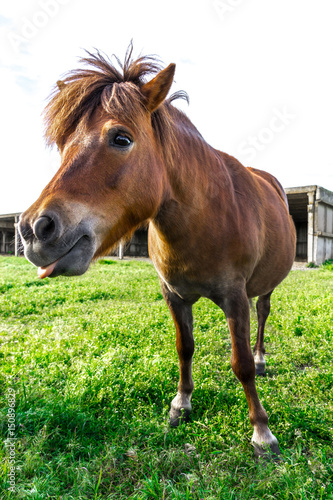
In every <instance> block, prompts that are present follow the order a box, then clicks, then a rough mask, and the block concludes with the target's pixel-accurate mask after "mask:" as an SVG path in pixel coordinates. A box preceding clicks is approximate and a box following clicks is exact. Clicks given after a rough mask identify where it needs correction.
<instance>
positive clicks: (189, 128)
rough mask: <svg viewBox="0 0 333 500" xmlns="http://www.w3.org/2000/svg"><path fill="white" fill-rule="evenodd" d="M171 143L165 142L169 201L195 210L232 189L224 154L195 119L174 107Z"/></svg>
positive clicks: (163, 148) (163, 147)
mask: <svg viewBox="0 0 333 500" xmlns="http://www.w3.org/2000/svg"><path fill="white" fill-rule="evenodd" d="M171 116H172V119H173V120H172V134H169V141H170V142H171V141H172V144H162V145H161V151H162V156H163V157H164V165H165V170H166V178H167V184H168V189H166V193H167V195H166V200H172V201H173V202H176V203H178V204H180V205H184V206H186V207H188V208H190V207H191V206H194V207H195V210H196V212H198V210H200V208H201V207H202V209H203V210H204V209H206V208H207V203H209V202H210V201H211V200H212V199H214V198H215V197H216V196H217V194H219V196H223V190H228V189H229V190H230V184H231V183H230V175H229V172H228V170H227V165H226V162H225V161H224V159H225V158H224V157H225V156H227V155H224V153H221V152H219V151H217V150H215V149H214V148H212V147H211V146H210V145H209V144H208V143H207V142H206V141H205V140H204V138H203V137H202V135H201V134H200V133H199V132H198V130H197V129H196V128H195V126H194V125H193V124H192V122H191V121H190V120H189V118H187V116H186V115H184V114H183V113H182V112H181V111H179V110H177V109H176V108H173V107H172V111H171Z"/></svg>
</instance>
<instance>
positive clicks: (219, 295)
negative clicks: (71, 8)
mask: <svg viewBox="0 0 333 500" xmlns="http://www.w3.org/2000/svg"><path fill="white" fill-rule="evenodd" d="M117 61H118V64H119V65H120V67H121V71H120V70H118V69H116V67H115V66H114V65H113V64H112V63H111V61H110V60H108V59H106V58H105V57H104V56H102V55H101V54H100V53H96V54H94V55H93V54H89V55H88V57H87V58H86V59H83V62H84V63H85V64H88V65H89V66H88V67H86V68H83V69H82V70H77V71H73V72H71V73H69V75H68V76H67V77H66V78H65V80H64V81H61V82H58V89H57V90H56V91H55V93H54V95H53V97H52V98H51V99H50V101H49V103H48V105H47V107H46V109H45V112H44V113H45V123H46V139H47V142H48V144H54V143H56V144H57V146H58V148H59V151H60V153H61V166H60V168H59V171H58V172H57V173H56V175H55V176H54V177H53V179H52V180H51V181H50V183H49V184H48V185H47V186H46V187H45V188H44V190H43V192H42V193H41V195H40V197H39V198H38V200H37V201H36V202H35V203H34V204H33V205H32V206H31V207H30V208H29V209H28V210H27V211H26V212H24V213H23V214H22V216H21V220H20V224H19V227H20V233H21V236H22V240H23V242H24V248H25V256H26V258H27V259H28V260H29V261H30V262H32V263H33V264H35V265H36V266H39V271H38V272H39V276H40V277H41V278H45V277H46V276H50V277H54V276H58V275H61V274H62V275H66V276H72V275H78V274H82V273H84V272H85V271H86V270H87V269H88V267H89V264H90V262H91V260H92V259H96V258H97V257H99V256H101V255H103V254H105V253H106V252H108V250H109V249H110V248H111V247H113V246H114V245H115V244H116V243H117V242H119V240H120V239H121V238H123V237H124V236H125V237H126V235H128V234H131V232H133V230H135V229H136V228H137V227H138V226H139V225H142V224H143V223H147V222H149V252H150V256H151V258H152V261H153V263H154V266H155V268H156V271H157V273H158V275H159V278H160V281H161V286H162V292H163V296H164V298H165V300H166V302H167V305H168V307H169V309H170V311H171V314H172V317H173V320H174V323H175V326H176V345H177V351H178V355H179V366H180V380H179V384H178V393H177V395H176V397H175V398H174V399H173V401H172V403H171V411H170V422H171V424H172V425H174V426H176V425H178V424H179V422H180V421H182V420H183V419H184V420H185V419H187V417H188V414H189V412H190V411H191V402H190V401H191V396H192V391H193V380H192V373H191V366H192V355H193V351H194V341H193V333H192V330H193V322H192V306H193V304H194V303H195V302H196V301H197V300H198V299H199V298H200V297H207V298H209V299H211V300H212V301H213V302H215V303H216V304H217V305H218V306H220V307H221V309H222V310H223V311H224V313H225V315H226V317H227V320H228V325H229V329H230V335H231V341H232V356H231V365H232V369H233V371H234V373H235V375H236V376H237V378H238V379H239V380H240V382H241V383H242V385H243V387H244V391H245V394H246V398H247V401H248V406H249V415H250V422H251V424H252V426H253V430H254V432H253V437H252V443H253V444H254V447H255V451H256V453H259V454H260V453H263V451H264V450H266V449H270V450H271V451H272V452H273V453H279V447H278V443H277V440H276V438H275V437H274V435H273V434H272V433H271V431H270V430H269V428H268V417H267V414H266V412H265V410H264V408H263V407H262V405H261V403H260V401H259V398H258V395H257V391H256V387H255V374H256V369H257V373H261V374H263V373H264V370H265V360H264V352H265V349H264V326H265V321H266V319H267V316H268V314H269V310H270V296H271V293H272V291H273V290H274V288H275V287H276V286H277V285H278V284H279V283H280V282H281V281H282V280H283V279H284V278H285V277H286V275H287V274H288V272H289V270H290V268H291V265H292V263H293V259H294V253H295V230H294V225H293V222H292V220H291V218H290V216H289V213H288V205H287V201H286V196H285V194H284V192H283V189H282V187H281V185H280V184H279V182H278V181H277V180H276V179H275V178H274V177H272V176H271V175H270V174H268V173H265V172H262V171H260V170H255V169H252V168H245V167H243V166H242V165H241V164H240V163H239V162H238V161H237V160H236V159H235V158H233V157H232V156H229V155H227V154H225V153H222V152H220V151H217V150H215V149H213V148H212V147H211V146H209V145H208V144H207V143H206V142H205V140H204V139H203V137H202V136H201V135H200V133H199V132H198V131H197V129H196V128H195V127H194V125H193V124H192V123H191V122H190V120H189V119H188V118H187V117H186V116H185V114H184V113H182V112H181V111H179V110H178V109H177V108H175V107H174V106H173V105H172V104H171V101H173V100H174V99H175V98H176V97H184V94H181V93H178V94H176V95H173V96H171V98H169V99H166V97H167V94H168V92H169V89H170V87H171V84H172V82H173V77H174V71H175V65H174V64H170V65H169V66H168V67H167V68H166V69H164V70H160V68H159V67H158V65H157V63H156V61H155V59H154V58H151V57H148V58H143V57H141V58H139V59H137V60H136V61H133V59H132V50H130V51H129V52H128V53H127V55H126V58H125V62H124V64H123V65H121V64H120V62H119V60H117ZM149 73H153V74H154V77H153V78H152V79H151V80H149V81H146V76H147V75H148V74H149ZM258 296H259V299H258V302H257V312H258V336H257V342H256V344H255V347H254V356H253V354H252V351H251V346H250V318H249V300H248V299H249V298H251V297H258Z"/></svg>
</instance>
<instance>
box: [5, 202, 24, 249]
mask: <svg viewBox="0 0 333 500" xmlns="http://www.w3.org/2000/svg"><path fill="white" fill-rule="evenodd" d="M20 215H21V214H20V212H17V213H13V214H4V215H0V253H2V254H9V255H19V254H20V248H21V247H22V245H21V244H20V235H19V232H18V230H17V223H18V220H19V217H20Z"/></svg>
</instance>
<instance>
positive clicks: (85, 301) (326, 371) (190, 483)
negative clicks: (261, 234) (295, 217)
mask: <svg viewBox="0 0 333 500" xmlns="http://www.w3.org/2000/svg"><path fill="white" fill-rule="evenodd" d="M332 267H333V266H332V265H331V266H330V265H329V264H328V265H327V266H326V267H322V268H320V269H316V270H307V271H294V272H291V273H290V275H289V276H288V278H287V279H286V280H285V281H284V283H283V284H281V285H280V286H279V287H278V289H277V290H276V291H275V292H274V294H273V296H272V310H271V315H270V317H269V319H268V324H267V328H266V351H267V357H266V361H267V365H266V366H267V375H266V377H261V378H258V380H257V387H258V392H259V395H260V398H261V400H262V403H263V405H264V407H265V408H266V410H267V412H268V414H269V418H270V428H271V430H272V432H273V433H274V434H275V435H276V436H277V438H278V440H279V443H280V448H281V451H282V455H281V459H280V460H278V461H267V460H262V459H259V460H256V459H255V458H254V454H253V448H252V446H251V444H250V440H251V435H252V432H251V426H250V423H249V419H248V408H247V404H246V399H245V395H244V392H243V390H242V387H241V384H240V383H239V382H238V381H237V380H236V378H235V377H234V375H233V373H232V370H231V367H230V354H231V353H230V339H229V333H228V330H227V325H226V321H225V318H224V315H223V313H222V312H221V311H220V310H219V309H218V308H217V307H216V306H215V305H214V304H212V303H211V302H209V301H207V300H200V301H199V302H198V303H197V304H195V306H194V318H195V340H196V351H195V356H194V365H193V372H194V373H193V376H194V382H195V389H194V393H193V398H192V404H193V412H192V416H191V421H190V423H189V424H187V425H186V426H185V425H182V426H181V427H180V428H178V429H172V428H170V427H169V425H168V412H169V405H170V402H171V400H172V398H173V397H174V395H175V393H176V387H177V382H178V358H177V354H176V349H175V333H174V326H173V322H172V319H171V316H170V314H169V312H168V310H167V307H166V304H165V302H164V300H163V299H162V295H161V292H160V288H159V283H158V279H157V275H156V273H155V271H154V269H153V267H152V265H151V264H150V263H149V262H134V261H122V262H119V261H118V262H114V261H112V260H107V259H106V260H101V261H99V262H97V263H96V264H94V265H93V266H91V268H90V269H89V271H88V272H87V273H86V274H85V275H84V276H81V277H76V278H65V277H58V278H54V279H49V278H46V279H44V280H38V279H37V275H36V269H35V268H34V267H33V266H31V264H29V263H28V262H26V261H25V260H24V259H23V258H15V257H0V335H1V346H0V367H1V370H0V431H1V442H0V457H1V468H0V476H1V477H0V498H1V499H7V498H8V499H11V498H13V499H14V498H15V499H16V498H19V499H35V500H37V499H38V500H39V499H63V500H65V499H66V500H67V499H73V500H81V499H82V500H86V499H87V500H94V499H110V500H111V499H115V500H128V499H138V500H139V499H140V500H141V499H156V500H163V499H179V500H200V499H205V500H216V499H222V500H236V499H237V500H245V499H246V500H250V499H251V500H252V499H275V500H276V499H295V500H296V499H297V500H304V499H311V500H312V499H314V500H321V499H323V500H324V499H325V500H326V499H333V351H332V345H333V307H332V305H333V269H332ZM251 323H252V334H253V343H254V338H255V330H256V320H255V315H254V314H252V319H251ZM13 415H14V416H15V419H14V418H13V417H12V416H13ZM12 422H14V427H10V423H12ZM11 432H12V433H13V434H11ZM12 436H14V437H12ZM11 437H12V438H11ZM12 464H15V475H14V473H13V469H12V468H11V467H12ZM11 484H13V485H14V486H12V487H11Z"/></svg>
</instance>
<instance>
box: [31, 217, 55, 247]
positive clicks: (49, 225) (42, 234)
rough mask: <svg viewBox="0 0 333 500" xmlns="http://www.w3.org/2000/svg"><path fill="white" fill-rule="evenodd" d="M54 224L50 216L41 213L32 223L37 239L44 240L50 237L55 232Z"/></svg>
mask: <svg viewBox="0 0 333 500" xmlns="http://www.w3.org/2000/svg"><path fill="white" fill-rule="evenodd" d="M55 229H56V225H55V222H54V220H53V219H51V217H48V216H47V215H43V216H42V217H39V219H37V220H36V221H35V223H34V225H33V232H34V235H35V236H36V238H37V239H38V240H41V241H46V240H48V239H50V238H51V237H52V236H53V235H54V233H55Z"/></svg>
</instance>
